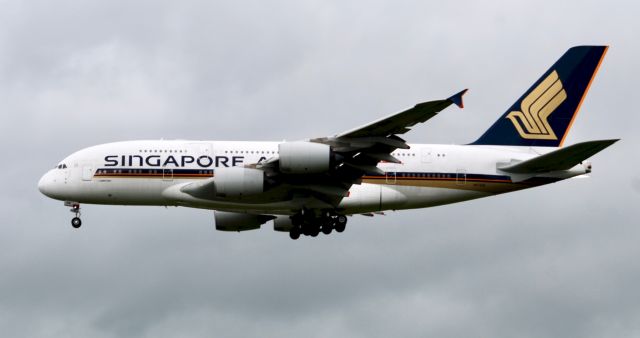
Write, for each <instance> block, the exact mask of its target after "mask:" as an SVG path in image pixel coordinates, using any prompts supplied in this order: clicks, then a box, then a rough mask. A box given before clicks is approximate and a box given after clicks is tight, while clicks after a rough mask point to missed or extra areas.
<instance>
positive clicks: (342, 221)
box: [337, 215, 347, 225]
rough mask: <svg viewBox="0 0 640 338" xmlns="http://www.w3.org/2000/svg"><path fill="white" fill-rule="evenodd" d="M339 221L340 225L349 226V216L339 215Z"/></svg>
mask: <svg viewBox="0 0 640 338" xmlns="http://www.w3.org/2000/svg"><path fill="white" fill-rule="evenodd" d="M337 221H338V224H342V225H347V216H345V215H338V219H337Z"/></svg>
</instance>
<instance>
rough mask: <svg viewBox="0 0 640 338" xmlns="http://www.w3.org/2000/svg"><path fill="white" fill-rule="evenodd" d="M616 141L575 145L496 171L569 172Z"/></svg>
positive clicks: (519, 172) (520, 172)
mask: <svg viewBox="0 0 640 338" xmlns="http://www.w3.org/2000/svg"><path fill="white" fill-rule="evenodd" d="M617 141H619V140H618V139H616V140H601V141H588V142H582V143H577V144H574V145H571V146H568V147H565V148H560V149H558V150H555V151H552V152H550V153H547V154H544V155H540V156H538V157H535V158H532V159H530V160H526V161H523V162H518V163H516V164H508V165H506V166H503V167H498V169H499V170H501V171H504V172H508V173H513V174H526V173H544V172H550V171H558V170H569V169H571V168H573V167H574V166H576V165H577V164H579V163H580V162H582V161H584V160H586V159H587V158H589V157H591V156H593V155H595V154H597V153H598V152H600V151H601V150H603V149H605V148H607V147H608V146H610V145H612V144H614V143H616V142H617Z"/></svg>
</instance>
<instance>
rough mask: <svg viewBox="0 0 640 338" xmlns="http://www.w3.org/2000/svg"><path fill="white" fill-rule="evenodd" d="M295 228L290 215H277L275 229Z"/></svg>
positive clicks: (286, 229) (274, 222)
mask: <svg viewBox="0 0 640 338" xmlns="http://www.w3.org/2000/svg"><path fill="white" fill-rule="evenodd" d="M292 228H293V222H292V221H291V217H290V216H283V215H280V216H277V217H276V218H275V219H274V220H273V230H275V231H286V232H289V230H291V229H292Z"/></svg>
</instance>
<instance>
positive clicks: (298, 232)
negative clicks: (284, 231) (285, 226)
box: [289, 228, 300, 240]
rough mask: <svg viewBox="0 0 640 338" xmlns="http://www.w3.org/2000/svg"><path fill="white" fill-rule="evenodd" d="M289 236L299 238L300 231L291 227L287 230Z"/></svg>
mask: <svg viewBox="0 0 640 338" xmlns="http://www.w3.org/2000/svg"><path fill="white" fill-rule="evenodd" d="M289 238H291V239H293V240H296V239H298V238H300V231H298V229H296V228H293V229H291V231H289Z"/></svg>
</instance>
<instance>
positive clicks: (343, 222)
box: [335, 215, 347, 232]
mask: <svg viewBox="0 0 640 338" xmlns="http://www.w3.org/2000/svg"><path fill="white" fill-rule="evenodd" d="M346 227H347V216H345V215H338V217H337V219H336V225H335V228H336V231H337V232H343V231H344V229H345V228H346Z"/></svg>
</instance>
